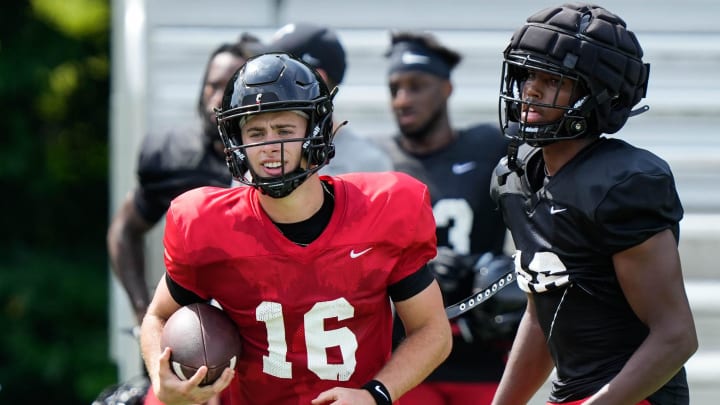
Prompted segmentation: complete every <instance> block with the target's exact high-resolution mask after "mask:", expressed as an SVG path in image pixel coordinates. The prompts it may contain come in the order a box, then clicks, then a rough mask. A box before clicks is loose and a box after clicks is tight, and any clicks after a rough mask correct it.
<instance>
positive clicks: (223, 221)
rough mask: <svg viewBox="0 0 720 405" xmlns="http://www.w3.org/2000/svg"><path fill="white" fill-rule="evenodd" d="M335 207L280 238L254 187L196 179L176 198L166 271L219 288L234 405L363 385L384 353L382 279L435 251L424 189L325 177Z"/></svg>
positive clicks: (409, 181) (388, 323)
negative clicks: (238, 346)
mask: <svg viewBox="0 0 720 405" xmlns="http://www.w3.org/2000/svg"><path fill="white" fill-rule="evenodd" d="M323 179H324V180H326V181H328V182H330V183H331V184H332V185H333V187H334V189H335V208H334V211H333V214H332V218H331V219H330V222H329V224H328V225H327V227H326V229H325V230H324V231H323V233H322V234H321V235H320V236H319V237H318V238H317V239H316V240H315V241H313V242H312V243H310V244H309V245H308V246H305V247H302V246H299V245H297V244H295V243H293V242H291V241H290V240H288V239H287V238H286V237H285V236H283V234H282V233H281V232H280V231H279V230H278V228H277V227H276V226H275V225H274V224H273V222H272V221H271V220H270V218H269V217H268V216H267V215H266V214H265V212H264V211H263V209H262V208H261V206H260V204H259V202H258V195H257V194H258V192H259V191H258V190H256V189H255V188H252V187H239V188H233V189H221V188H214V187H204V188H199V189H195V190H192V191H190V192H188V193H185V194H183V195H182V196H180V197H179V198H177V199H176V200H174V201H173V203H172V205H171V207H170V210H169V211H168V214H167V220H166V228H165V239H164V243H165V263H166V266H167V274H168V276H169V277H170V278H171V279H172V280H173V281H174V282H176V283H177V284H179V285H180V286H182V287H184V288H186V289H187V290H190V291H192V292H194V293H195V294H197V295H199V296H200V297H202V298H207V299H210V298H212V299H215V300H216V301H217V302H218V303H219V304H220V305H221V306H222V307H223V309H225V311H226V312H227V313H228V314H229V315H230V316H231V317H232V318H233V319H234V320H235V322H236V323H237V324H238V327H239V329H240V333H241V335H242V343H243V346H242V354H241V358H240V361H239V365H238V373H237V374H236V378H235V380H234V381H233V384H232V386H231V388H230V389H231V395H230V396H232V397H233V402H232V403H233V404H275V405H283V404H303V405H306V404H309V403H310V401H311V400H312V399H314V398H315V397H316V396H317V395H318V394H319V393H320V392H322V391H324V390H327V389H329V388H332V387H335V386H345V387H352V388H359V387H360V386H362V384H364V383H366V382H367V381H369V380H370V379H372V378H373V377H374V376H375V374H376V373H377V372H378V371H379V370H380V368H381V367H382V366H383V364H384V363H385V362H386V361H387V359H388V358H389V356H390V352H391V338H392V313H391V308H390V299H389V296H388V292H387V289H388V286H390V285H391V284H394V283H396V282H398V281H400V280H402V279H404V278H405V277H407V276H409V275H411V274H413V273H414V272H416V271H417V270H418V269H420V268H421V267H422V266H423V265H424V264H425V263H426V262H427V261H428V260H430V259H431V258H433V257H434V256H435V254H436V237H435V221H434V219H433V213H432V208H431V205H430V196H429V194H428V190H427V188H426V187H425V185H423V184H422V183H420V182H419V181H417V180H414V179H413V178H412V177H410V176H407V175H405V174H401V173H363V174H347V175H343V176H339V177H332V178H330V177H323Z"/></svg>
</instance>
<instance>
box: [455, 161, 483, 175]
mask: <svg viewBox="0 0 720 405" xmlns="http://www.w3.org/2000/svg"><path fill="white" fill-rule="evenodd" d="M475 166H477V164H476V163H475V162H465V163H455V164H453V165H452V172H453V173H455V174H464V173H467V172H469V171H470V170H472V169H474V168H475Z"/></svg>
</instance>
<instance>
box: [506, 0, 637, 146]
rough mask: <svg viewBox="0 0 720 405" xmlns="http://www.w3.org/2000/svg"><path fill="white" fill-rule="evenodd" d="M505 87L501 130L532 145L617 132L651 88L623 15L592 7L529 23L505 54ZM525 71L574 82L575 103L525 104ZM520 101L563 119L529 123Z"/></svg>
mask: <svg viewBox="0 0 720 405" xmlns="http://www.w3.org/2000/svg"><path fill="white" fill-rule="evenodd" d="M503 55H504V62H503V68H502V78H501V83H500V98H499V115H500V125H501V127H502V128H503V131H504V133H505V135H506V136H508V137H510V138H511V139H516V140H517V141H520V142H523V141H524V142H527V143H529V144H530V145H532V146H543V145H546V144H548V143H550V142H553V141H557V140H564V139H575V138H580V137H585V136H598V135H600V134H602V133H608V134H612V133H615V132H617V131H618V130H619V129H620V128H622V126H623V125H625V122H626V121H627V119H628V117H630V116H631V115H635V114H636V113H638V112H643V111H646V110H647V109H648V108H647V106H644V107H643V108H641V109H638V110H636V111H631V109H632V108H633V106H635V105H636V104H637V103H638V102H639V101H640V100H641V99H642V98H643V97H645V93H646V90H647V82H648V74H649V69H650V65H649V64H644V63H643V61H642V56H643V51H642V48H641V47H640V44H639V42H638V40H637V38H636V37H635V34H634V33H633V32H632V31H630V30H628V29H627V27H626V24H625V21H623V20H622V19H621V18H620V17H618V16H616V15H614V14H612V13H610V12H609V11H607V10H606V9H604V8H602V7H599V6H595V5H589V4H577V3H573V4H565V5H563V6H560V7H550V8H547V9H544V10H542V11H540V12H538V13H536V14H534V15H532V16H531V17H530V18H528V19H527V22H526V23H525V25H523V26H522V27H520V28H519V29H518V30H517V31H516V32H515V33H514V34H513V37H512V39H511V41H510V44H509V45H508V47H507V48H506V49H505V51H504V53H503ZM528 70H537V71H542V72H546V73H549V74H553V75H557V76H559V77H560V79H561V80H572V81H574V83H575V90H574V92H575V93H574V94H575V95H578V96H579V98H578V100H577V101H576V102H575V103H574V104H573V105H572V106H558V105H555V104H541V103H537V102H535V103H534V102H533V101H532V100H530V99H527V100H523V99H522V88H523V85H524V81H525V78H526V77H527V75H528ZM522 104H528V105H539V106H542V107H551V108H560V109H564V110H565V113H564V116H563V118H561V119H560V120H558V121H556V122H553V123H547V124H527V123H524V122H523V120H522V119H521V116H520V112H521V111H522Z"/></svg>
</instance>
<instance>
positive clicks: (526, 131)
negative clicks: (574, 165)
mask: <svg viewBox="0 0 720 405" xmlns="http://www.w3.org/2000/svg"><path fill="white" fill-rule="evenodd" d="M530 71H536V72H543V73H546V74H549V75H552V76H556V77H557V78H558V81H559V85H558V87H557V88H556V90H555V94H554V96H553V97H552V101H551V102H542V101H541V100H538V99H536V98H532V97H527V96H523V88H524V86H525V81H526V79H527V78H528V76H529V72H530ZM568 81H569V82H571V83H572V90H571V92H570V98H569V102H560V101H559V100H558V99H559V96H560V91H561V88H562V87H563V84H564V83H566V82H568ZM586 94H587V90H586V89H585V86H584V84H583V80H582V78H581V77H579V76H578V75H577V74H575V73H574V72H572V71H568V70H563V69H558V68H557V67H555V66H553V65H551V64H547V63H544V62H543V61H542V60H541V59H539V58H536V57H532V56H530V55H523V56H510V55H508V56H506V58H505V61H504V62H503V69H502V81H501V89H500V98H499V102H500V106H499V108H498V111H499V114H500V125H501V127H502V129H503V133H504V134H505V135H506V136H507V137H509V138H511V139H516V140H517V141H519V142H527V143H528V144H530V145H531V146H544V145H548V144H550V143H553V142H555V141H559V140H567V139H576V138H580V137H584V136H587V135H588V124H587V119H588V116H589V113H590V106H589V104H588V103H586V102H587V97H586ZM535 107H537V108H539V109H548V108H552V109H556V110H562V111H563V114H562V116H561V117H560V118H559V119H557V120H553V121H551V122H528V119H527V118H528V117H527V114H528V111H529V109H530V108H535Z"/></svg>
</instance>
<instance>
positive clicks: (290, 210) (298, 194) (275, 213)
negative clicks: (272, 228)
mask: <svg viewBox="0 0 720 405" xmlns="http://www.w3.org/2000/svg"><path fill="white" fill-rule="evenodd" d="M258 198H259V199H260V205H261V206H262V208H263V210H265V213H267V215H268V216H269V217H270V219H272V220H273V222H276V223H286V224H289V223H295V222H300V221H304V220H306V219H308V218H310V217H311V216H313V214H315V213H316V212H317V211H318V210H319V209H320V207H322V204H323V200H324V194H323V188H322V182H321V181H320V177H319V176H318V174H317V173H315V174H313V175H311V176H310V177H308V179H307V180H305V181H304V182H303V183H302V184H301V185H300V186H298V188H296V189H295V190H293V192H292V193H290V195H288V196H287V197H283V198H273V197H270V196H268V195H264V194H262V193H258Z"/></svg>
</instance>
